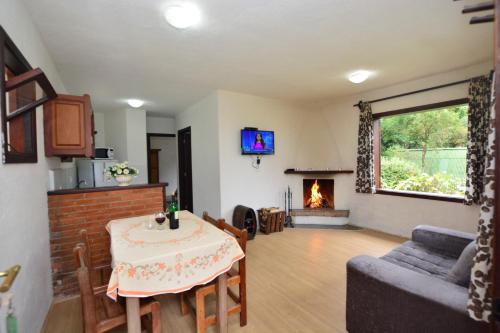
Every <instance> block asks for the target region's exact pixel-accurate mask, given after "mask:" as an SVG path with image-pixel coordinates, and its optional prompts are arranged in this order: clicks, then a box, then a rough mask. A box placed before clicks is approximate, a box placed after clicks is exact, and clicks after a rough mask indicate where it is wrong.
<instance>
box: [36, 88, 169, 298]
mask: <svg viewBox="0 0 500 333" xmlns="http://www.w3.org/2000/svg"><path fill="white" fill-rule="evenodd" d="M148 118H150V117H148V116H147V115H146V111H145V110H142V109H132V108H126V109H123V110H114V111H109V112H104V113H96V112H94V111H93V110H92V104H91V99H90V96H88V95H83V96H71V95H58V97H57V98H56V99H53V100H52V101H50V102H48V103H46V104H45V105H44V138H45V140H44V142H45V143H44V145H45V154H46V156H47V157H50V159H48V161H49V169H48V173H49V175H48V192H47V198H48V214H49V232H50V258H51V266H52V283H53V286H52V287H53V292H54V297H55V298H56V299H65V298H67V297H71V296H74V295H76V294H78V282H77V280H76V276H75V274H74V272H75V269H76V267H75V263H74V259H73V254H72V248H73V246H74V244H75V242H77V241H78V237H79V235H78V232H79V231H80V230H82V229H85V230H86V231H87V235H88V238H89V240H90V241H91V242H92V244H93V247H95V249H96V250H95V251H94V252H93V253H92V261H93V262H94V263H95V264H97V265H100V264H102V265H105V264H109V262H110V260H111V257H110V255H109V251H107V249H109V246H110V244H109V236H108V235H107V233H106V232H104V231H105V226H106V224H107V223H108V222H109V221H110V220H114V219H120V218H124V217H130V216H141V215H148V214H154V213H156V212H159V211H164V210H165V208H166V204H167V202H166V200H167V198H169V199H170V200H172V193H173V192H174V191H175V190H176V189H175V188H173V189H171V188H170V186H169V183H168V182H163V181H162V179H161V178H158V179H156V180H155V181H154V182H151V183H150V182H149V181H148V166H149V164H150V163H148V158H149V157H150V156H149V155H150V149H149V147H148V142H147V137H148V135H147V134H148V133H156V134H157V135H160V134H162V133H163V134H169V135H172V134H173V133H175V132H174V131H175V130H174V129H175V122H174V119H169V118H154V117H153V118H152V119H148ZM148 124H149V126H148ZM174 148H175V145H174V146H172V145H171V146H170V150H172V149H174ZM156 150H158V149H156ZM169 157H170V162H172V163H169V167H170V168H175V170H170V172H169V176H170V179H172V174H173V173H172V171H173V172H174V177H175V178H176V177H177V176H176V172H177V170H176V168H177V166H176V165H177V161H176V160H175V161H172V159H176V154H175V151H174V152H172V151H170V152H169ZM160 167H161V165H160ZM117 169H119V172H120V173H122V175H121V176H125V174H126V176H129V177H128V178H129V179H128V182H126V183H123V182H120V181H119V179H120V177H118V176H119V175H117V174H116V171H118V170H117ZM113 170H115V171H113ZM163 173H164V172H162V174H163ZM175 181H176V179H175ZM101 250H102V251H101Z"/></svg>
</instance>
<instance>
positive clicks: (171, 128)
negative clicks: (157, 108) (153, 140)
mask: <svg viewBox="0 0 500 333" xmlns="http://www.w3.org/2000/svg"><path fill="white" fill-rule="evenodd" d="M146 129H147V131H148V133H161V134H175V132H176V131H175V118H170V117H152V116H147V117H146Z"/></svg>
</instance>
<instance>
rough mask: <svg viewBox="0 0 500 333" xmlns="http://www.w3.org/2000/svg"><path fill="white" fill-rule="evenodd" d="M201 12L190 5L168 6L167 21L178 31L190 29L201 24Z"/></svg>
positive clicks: (166, 11)
mask: <svg viewBox="0 0 500 333" xmlns="http://www.w3.org/2000/svg"><path fill="white" fill-rule="evenodd" d="M200 18H201V15H200V10H199V9H198V8H197V7H196V6H194V5H192V4H189V3H184V4H175V5H171V6H168V7H167V9H166V10H165V19H166V20H167V22H168V23H170V24H171V25H172V26H174V27H176V28H178V29H186V28H189V27H191V26H193V25H195V24H197V23H198V22H200Z"/></svg>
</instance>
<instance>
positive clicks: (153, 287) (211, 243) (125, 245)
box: [106, 211, 245, 300]
mask: <svg viewBox="0 0 500 333" xmlns="http://www.w3.org/2000/svg"><path fill="white" fill-rule="evenodd" d="M148 219H153V216H140V217H132V218H126V219H120V220H113V221H110V222H109V223H108V225H107V226H106V229H107V230H108V232H109V234H110V236H111V254H112V257H113V273H112V274H111V278H110V280H109V284H108V290H107V295H108V296H109V297H110V298H112V299H114V300H116V298H117V295H120V296H124V297H147V296H153V295H158V294H167V293H179V292H182V291H185V290H189V289H191V288H192V287H193V286H196V285H200V284H206V283H208V282H210V281H212V280H214V279H215V278H216V277H217V276H219V275H220V274H222V273H225V272H226V271H228V270H229V269H230V268H231V266H232V265H233V263H234V262H236V261H238V260H240V259H241V258H243V257H244V256H245V254H244V253H243V251H242V250H241V248H240V246H239V244H238V242H237V241H236V239H235V238H234V237H232V236H231V235H229V234H227V233H225V232H223V231H222V230H220V229H218V228H216V227H214V226H213V225H212V224H210V223H208V222H205V221H204V220H202V219H200V218H199V217H197V216H195V215H193V214H191V213H190V212H188V211H181V212H179V229H176V230H170V229H169V228H168V221H165V223H164V225H165V230H156V229H155V230H147V228H146V222H147V220H148ZM155 227H156V224H155Z"/></svg>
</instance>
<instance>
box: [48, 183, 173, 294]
mask: <svg viewBox="0 0 500 333" xmlns="http://www.w3.org/2000/svg"><path fill="white" fill-rule="evenodd" d="M163 189H164V188H163V187H144V188H127V189H118V190H111V191H105V192H87V193H76V194H57V195H54V194H50V193H49V196H48V200H49V224H50V253H51V262H52V281H53V288H54V296H55V297H59V298H60V297H66V296H72V295H76V294H78V293H79V289H78V282H77V280H76V277H75V269H76V264H75V259H74V256H73V248H74V246H75V245H76V243H77V242H79V241H80V240H79V237H78V232H79V231H80V230H81V229H86V230H87V232H88V236H89V239H90V243H91V247H92V259H93V262H94V263H95V264H96V265H101V264H108V263H110V261H111V255H110V253H109V249H110V244H109V234H108V233H107V231H106V229H105V226H106V224H107V223H108V222H109V221H111V220H114V219H119V218H125V217H131V216H141V215H147V214H152V213H155V212H157V211H160V210H162V209H163Z"/></svg>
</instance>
